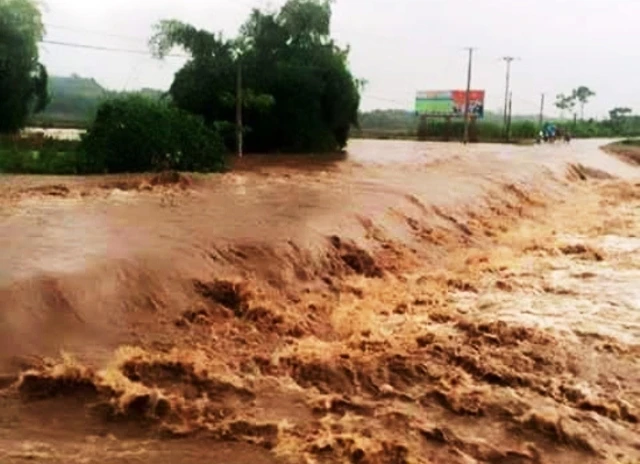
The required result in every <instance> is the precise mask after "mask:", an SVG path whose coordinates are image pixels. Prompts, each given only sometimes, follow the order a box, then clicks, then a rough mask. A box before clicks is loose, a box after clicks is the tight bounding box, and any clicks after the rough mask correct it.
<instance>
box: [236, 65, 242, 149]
mask: <svg viewBox="0 0 640 464" xmlns="http://www.w3.org/2000/svg"><path fill="white" fill-rule="evenodd" d="M242 99H243V97H242V63H241V61H240V57H238V75H237V77H236V143H237V149H238V157H239V158H242V149H243V147H242V142H243V140H242V138H243V128H242Z"/></svg>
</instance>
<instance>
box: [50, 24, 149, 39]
mask: <svg viewBox="0 0 640 464" xmlns="http://www.w3.org/2000/svg"><path fill="white" fill-rule="evenodd" d="M45 27H46V28H47V29H59V30H62V31H70V32H79V33H81V34H93V35H101V36H105V37H114V38H117V39H125V40H130V41H135V42H139V41H147V40H149V38H148V37H142V36H132V35H122V34H114V33H112V32H106V31H96V30H91V29H82V28H77V27H70V26H60V25H58V24H49V23H45Z"/></svg>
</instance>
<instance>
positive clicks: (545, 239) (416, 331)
mask: <svg viewBox="0 0 640 464" xmlns="http://www.w3.org/2000/svg"><path fill="white" fill-rule="evenodd" d="M604 143H605V141H576V142H575V143H573V144H571V145H561V144H557V145H556V146H539V147H516V146H501V145H473V146H468V147H464V146H461V145H457V144H438V143H412V142H390V141H354V142H352V144H351V145H350V146H349V149H348V153H347V154H346V155H344V156H332V157H324V156H317V157H311V158H308V157H247V158H245V159H243V160H239V161H237V162H235V166H234V170H233V171H232V172H231V173H228V174H224V175H212V176H201V175H193V176H191V175H189V176H188V175H178V174H171V173H166V174H162V175H157V176H152V175H146V176H117V177H114V176H105V177H87V178H66V177H29V176H2V177H0V247H1V249H2V253H1V254H0V411H2V412H1V413H0V463H2V464H5V463H7V464H14V463H23V462H27V461H30V462H42V463H54V464H57V463H64V464H76V463H77V464H80V463H83V464H84V463H114V464H115V463H161V464H169V463H187V464H190V463H194V464H195V463H201V462H221V463H222V462H224V463H231V464H235V463H238V464H239V463H248V462H250V463H252V464H262V463H318V464H321V463H343V462H344V463H369V464H383V463H390V464H396V463H412V464H418V463H421V464H427V463H434V464H436V463H453V464H458V463H459V464H467V463H492V464H521V463H522V464H525V463H534V464H537V463H570V464H573V463H579V464H590V463H611V464H613V463H619V464H631V463H637V462H640V425H639V421H640V361H639V359H640V358H639V355H640V284H639V282H640V179H638V177H639V173H640V171H639V170H638V168H637V167H634V166H631V165H629V164H626V163H624V162H623V161H621V159H619V158H617V157H614V156H611V155H608V154H605V153H604V152H602V151H601V150H600V149H599V148H598V147H599V146H601V145H603V144H604Z"/></svg>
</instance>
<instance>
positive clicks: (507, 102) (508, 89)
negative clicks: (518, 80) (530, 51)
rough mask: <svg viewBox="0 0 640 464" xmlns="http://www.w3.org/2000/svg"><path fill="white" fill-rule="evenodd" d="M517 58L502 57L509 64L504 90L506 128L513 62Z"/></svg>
mask: <svg viewBox="0 0 640 464" xmlns="http://www.w3.org/2000/svg"><path fill="white" fill-rule="evenodd" d="M516 59H517V58H516V57H514V56H503V57H502V61H504V62H505V63H507V78H506V81H507V83H506V86H505V89H504V125H505V127H506V125H507V111H508V109H509V108H508V106H509V92H510V90H511V89H510V88H509V87H510V85H511V63H512V62H513V61H515V60H516Z"/></svg>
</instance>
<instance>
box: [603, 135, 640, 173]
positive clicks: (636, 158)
mask: <svg viewBox="0 0 640 464" xmlns="http://www.w3.org/2000/svg"><path fill="white" fill-rule="evenodd" d="M605 151H606V152H607V153H610V154H612V155H614V156H616V157H618V158H619V159H620V160H622V161H624V162H625V163H628V164H631V165H633V166H638V165H640V140H638V139H635V140H623V141H621V142H616V143H612V144H609V145H607V146H606V147H605Z"/></svg>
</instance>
